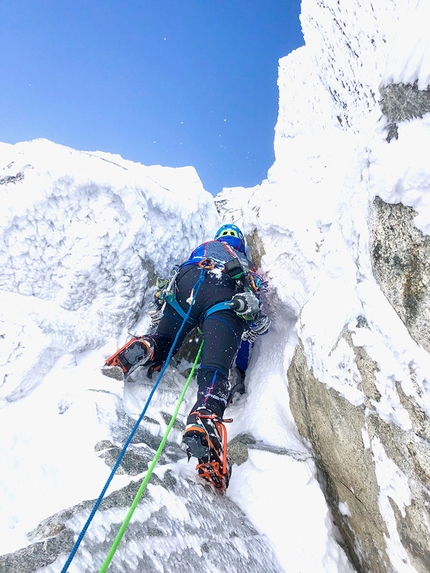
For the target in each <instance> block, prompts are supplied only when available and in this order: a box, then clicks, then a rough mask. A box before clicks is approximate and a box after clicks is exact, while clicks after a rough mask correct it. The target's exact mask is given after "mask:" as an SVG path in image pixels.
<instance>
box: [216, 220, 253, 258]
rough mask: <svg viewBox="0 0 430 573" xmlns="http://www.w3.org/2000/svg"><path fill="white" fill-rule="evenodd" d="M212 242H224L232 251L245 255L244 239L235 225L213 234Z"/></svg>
mask: <svg viewBox="0 0 430 573" xmlns="http://www.w3.org/2000/svg"><path fill="white" fill-rule="evenodd" d="M214 240H215V241H225V242H226V243H228V244H229V245H231V246H232V247H233V249H236V250H237V251H241V252H242V253H245V248H246V243H245V237H244V235H243V233H242V231H241V230H240V229H239V227H236V225H230V224H228V225H223V226H222V227H220V228H219V229H218V231H217V232H216V234H215V237H214Z"/></svg>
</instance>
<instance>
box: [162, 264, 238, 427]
mask: <svg viewBox="0 0 430 573" xmlns="http://www.w3.org/2000/svg"><path fill="white" fill-rule="evenodd" d="M200 273H201V269H199V268H198V267H196V266H195V265H188V266H185V267H183V268H182V269H181V270H180V271H179V274H178V277H177V279H176V287H177V291H176V299H177V301H178V303H179V305H180V306H181V308H182V310H183V311H184V312H185V313H187V312H188V310H189V304H188V303H187V302H186V301H187V299H188V298H189V297H190V294H191V291H192V289H193V287H195V285H196V283H197V281H198V279H199V277H200ZM235 292H236V291H235V283H234V282H233V280H232V279H230V278H229V277H228V276H227V275H226V274H225V273H223V272H221V271H220V270H218V269H216V270H214V271H208V270H207V271H205V276H204V281H203V283H202V284H201V286H200V289H199V290H198V292H197V296H196V298H195V301H194V304H193V306H192V310H191V313H190V317H191V318H192V319H194V321H198V322H199V323H200V328H201V330H202V335H203V340H204V345H203V350H202V355H201V360H200V368H199V370H198V374H197V385H198V392H197V402H196V403H195V405H194V407H193V409H192V410H195V409H196V408H198V407H200V406H204V407H206V408H208V409H209V410H211V411H212V412H214V413H215V414H217V415H218V416H220V417H222V415H223V414H224V410H225V408H226V406H227V400H228V397H229V384H228V373H229V370H230V368H231V366H232V364H233V361H234V358H235V356H236V353H237V351H238V349H239V346H240V343H241V336H242V333H243V330H244V327H245V321H244V320H243V319H241V318H239V317H238V316H237V314H236V313H235V312H233V311H232V310H229V309H228V310H221V311H217V312H215V313H213V314H211V315H210V316H208V317H207V318H206V319H204V315H205V312H206V311H207V310H209V309H210V308H211V307H212V306H213V305H214V304H216V303H218V302H222V301H225V300H229V299H231V297H232V296H233V295H234V294H235ZM183 321H184V319H183V318H182V317H181V316H180V315H179V313H178V312H176V310H175V309H174V308H173V307H171V306H170V305H166V308H165V311H164V315H163V318H162V319H161V321H160V323H159V325H158V328H157V332H156V333H155V334H154V335H153V337H154V339H155V355H154V358H153V362H157V361H164V360H165V359H166V357H167V355H168V353H169V350H170V347H171V345H172V343H173V340H174V339H175V336H176V334H177V332H178V330H179V328H180V327H181V325H182V323H183ZM194 326H195V323H191V322H187V323H186V324H185V325H184V327H183V329H182V331H181V334H180V335H179V339H178V341H177V344H176V347H175V349H174V354H175V353H176V352H177V351H178V350H179V349H180V347H181V346H182V344H183V342H184V340H185V338H186V336H187V335H188V334H189V333H190V331H191V330H192V329H193V328H194Z"/></svg>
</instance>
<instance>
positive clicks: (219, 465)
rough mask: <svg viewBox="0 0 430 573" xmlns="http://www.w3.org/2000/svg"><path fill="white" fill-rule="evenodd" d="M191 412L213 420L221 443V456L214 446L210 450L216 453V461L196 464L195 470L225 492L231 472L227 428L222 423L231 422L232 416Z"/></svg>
mask: <svg viewBox="0 0 430 573" xmlns="http://www.w3.org/2000/svg"><path fill="white" fill-rule="evenodd" d="M192 413H193V414H197V415H198V417H199V418H205V419H207V420H213V422H214V423H215V426H216V429H217V430H218V433H219V436H220V438H221V445H222V455H221V458H220V457H219V455H218V452H217V451H216V450H215V448H213V449H212V451H213V452H214V453H215V454H216V456H217V458H218V461H215V460H214V461H209V462H204V463H201V464H197V465H196V470H198V472H199V476H200V477H202V478H203V479H205V480H206V481H208V482H209V483H211V484H212V485H213V486H214V487H215V488H216V489H219V490H221V493H223V494H225V492H226V490H227V487H228V483H229V480H230V473H231V472H230V468H229V461H228V458H227V430H226V428H225V426H224V423H230V422H233V418H226V419H221V420H220V419H219V418H218V416H217V415H216V414H200V413H199V412H192ZM223 422H224V423H223Z"/></svg>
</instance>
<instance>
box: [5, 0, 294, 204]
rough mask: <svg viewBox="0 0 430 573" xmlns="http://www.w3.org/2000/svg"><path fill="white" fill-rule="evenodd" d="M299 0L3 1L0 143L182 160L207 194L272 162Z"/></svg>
mask: <svg viewBox="0 0 430 573" xmlns="http://www.w3.org/2000/svg"><path fill="white" fill-rule="evenodd" d="M299 12H300V0H19V1H17V0H2V1H1V3H0V80H1V89H0V141H3V142H7V143H16V142H18V141H25V140H29V139H35V138H38V137H44V138H47V139H50V140H52V141H54V142H56V143H61V144H64V145H68V146H70V147H73V148H75V149H80V150H89V151H95V150H100V151H108V152H111V153H118V154H120V155H121V156H122V157H124V158H125V159H130V160H132V161H138V162H140V163H143V164H145V165H152V164H161V165H168V166H171V167H178V166H182V165H193V166H194V167H195V168H196V169H197V172H198V174H199V176H200V178H201V180H202V182H203V185H204V187H205V188H206V189H207V190H208V191H210V192H211V193H212V194H214V195H215V194H216V193H218V192H219V191H221V189H222V187H230V186H237V185H242V186H245V187H249V186H253V185H256V184H258V183H260V182H261V180H262V179H264V178H265V177H266V175H267V170H268V169H269V167H270V166H271V164H272V163H273V160H274V154H273V137H274V127H275V124H276V119H277V112H278V88H277V71H278V59H279V58H280V57H282V56H284V55H287V54H288V53H290V52H291V51H292V50H294V49H295V48H297V47H299V46H301V45H303V36H302V33H301V28H300V22H299Z"/></svg>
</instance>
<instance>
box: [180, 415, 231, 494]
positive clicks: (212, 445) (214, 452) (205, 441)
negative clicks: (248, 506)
mask: <svg viewBox="0 0 430 573" xmlns="http://www.w3.org/2000/svg"><path fill="white" fill-rule="evenodd" d="M187 421H188V424H187V426H186V428H185V432H184V436H183V438H182V443H183V448H184V450H185V451H186V452H187V456H188V460H189V459H190V458H191V457H195V458H197V459H198V462H199V463H198V464H197V465H196V470H198V473H199V475H200V477H202V478H203V479H205V480H206V481H208V482H209V483H211V484H212V485H213V486H214V487H215V488H216V489H218V490H221V491H222V493H225V491H226V489H227V487H228V483H229V479H230V475H231V466H230V461H229V459H228V457H227V431H226V429H225V426H224V424H223V421H225V422H231V421H232V420H222V419H221V418H219V417H218V416H217V415H216V414H214V413H213V412H211V411H210V410H208V409H206V408H204V407H200V408H197V410H195V411H194V412H191V414H190V415H189V416H188V420H187Z"/></svg>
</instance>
